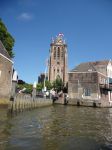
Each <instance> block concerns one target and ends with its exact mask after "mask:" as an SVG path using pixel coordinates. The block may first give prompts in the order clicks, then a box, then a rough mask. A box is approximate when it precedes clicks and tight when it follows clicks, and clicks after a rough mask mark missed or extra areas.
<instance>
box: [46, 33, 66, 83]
mask: <svg viewBox="0 0 112 150" xmlns="http://www.w3.org/2000/svg"><path fill="white" fill-rule="evenodd" d="M67 61H68V52H67V44H66V42H65V40H64V39H63V34H61V33H60V34H58V36H57V37H56V38H55V39H52V42H51V44H50V58H49V68H48V70H49V71H48V80H49V81H50V82H51V83H52V82H53V81H54V80H56V78H57V77H58V78H61V79H62V81H63V83H64V84H66V83H67V81H68V68H67V67H68V66H67Z"/></svg>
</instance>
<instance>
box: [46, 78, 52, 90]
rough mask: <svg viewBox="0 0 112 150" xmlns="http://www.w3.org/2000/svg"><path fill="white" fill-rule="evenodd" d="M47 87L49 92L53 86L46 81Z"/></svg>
mask: <svg viewBox="0 0 112 150" xmlns="http://www.w3.org/2000/svg"><path fill="white" fill-rule="evenodd" d="M45 86H46V88H47V90H50V89H52V84H51V83H50V81H48V80H46V81H45Z"/></svg>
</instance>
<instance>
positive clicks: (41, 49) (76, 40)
mask: <svg viewBox="0 0 112 150" xmlns="http://www.w3.org/2000/svg"><path fill="white" fill-rule="evenodd" d="M0 17H1V18H2V20H3V22H4V23H5V25H6V26H7V28H8V31H9V32H10V33H11V34H12V36H13V37H14V38H15V46H14V52H15V58H14V67H15V69H16V70H17V71H18V74H19V78H20V79H22V80H24V81H26V82H29V83H33V82H34V81H36V80H37V79H38V75H39V74H40V73H41V72H44V70H45V61H46V59H47V58H48V56H49V48H50V42H51V37H55V36H56V35H57V34H58V33H60V32H61V33H63V34H64V38H65V40H66V41H67V44H68V67H69V70H70V69H72V68H74V66H76V65H78V64H79V63H81V62H86V61H96V60H104V59H111V56H112V0H1V1H0Z"/></svg>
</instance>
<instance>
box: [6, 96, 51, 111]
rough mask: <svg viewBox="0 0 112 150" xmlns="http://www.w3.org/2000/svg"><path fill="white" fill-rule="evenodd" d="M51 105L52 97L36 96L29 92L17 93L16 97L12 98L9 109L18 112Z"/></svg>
mask: <svg viewBox="0 0 112 150" xmlns="http://www.w3.org/2000/svg"><path fill="white" fill-rule="evenodd" d="M49 105H52V100H51V99H47V98H37V97H35V98H34V97H31V95H28V94H17V95H16V96H15V98H14V99H13V98H12V99H10V101H9V105H8V111H9V112H11V113H18V112H22V111H25V110H31V109H34V108H38V107H44V106H49Z"/></svg>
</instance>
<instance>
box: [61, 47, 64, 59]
mask: <svg viewBox="0 0 112 150" xmlns="http://www.w3.org/2000/svg"><path fill="white" fill-rule="evenodd" d="M63 56H64V55H63V48H62V50H61V57H63Z"/></svg>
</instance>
